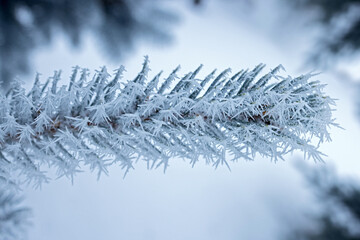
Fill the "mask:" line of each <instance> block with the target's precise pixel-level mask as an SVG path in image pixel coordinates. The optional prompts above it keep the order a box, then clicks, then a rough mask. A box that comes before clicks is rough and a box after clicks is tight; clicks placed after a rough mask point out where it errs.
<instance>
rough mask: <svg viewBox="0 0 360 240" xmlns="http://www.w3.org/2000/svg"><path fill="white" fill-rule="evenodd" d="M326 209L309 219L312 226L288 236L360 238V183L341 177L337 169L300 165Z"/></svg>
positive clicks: (300, 239) (302, 238)
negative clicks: (319, 169) (320, 168)
mask: <svg viewBox="0 0 360 240" xmlns="http://www.w3.org/2000/svg"><path fill="white" fill-rule="evenodd" d="M300 169H301V170H302V172H303V174H304V175H305V177H306V180H307V182H308V183H309V185H310V188H312V189H313V190H314V192H315V194H316V197H317V199H318V200H319V202H320V204H321V206H322V207H323V211H322V213H321V214H320V216H313V217H312V219H309V222H310V223H312V224H311V225H312V226H311V227H307V228H305V229H297V230H295V231H294V232H291V234H289V236H288V237H287V238H286V239H290V240H291V239H294V240H295V239H296V240H360V185H359V184H358V183H357V182H355V181H354V180H352V181H350V180H348V181H346V180H344V179H338V178H337V177H336V174H335V173H334V172H333V171H330V170H328V169H327V170H325V168H323V169H322V171H316V170H313V169H311V168H309V167H302V168H300Z"/></svg>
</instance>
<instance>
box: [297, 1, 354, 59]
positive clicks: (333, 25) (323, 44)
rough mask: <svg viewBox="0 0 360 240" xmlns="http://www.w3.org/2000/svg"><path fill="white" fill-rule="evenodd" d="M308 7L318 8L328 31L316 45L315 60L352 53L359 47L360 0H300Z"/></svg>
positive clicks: (319, 16)
mask: <svg viewBox="0 0 360 240" xmlns="http://www.w3.org/2000/svg"><path fill="white" fill-rule="evenodd" d="M295 2H296V3H297V4H298V5H300V6H302V7H303V9H305V10H311V11H312V10H315V11H316V13H317V16H318V17H317V18H316V20H317V21H319V22H320V23H321V24H322V25H323V26H324V27H325V29H324V30H325V33H324V35H323V37H322V38H321V39H319V42H318V44H317V46H316V49H315V55H314V56H313V57H314V60H315V61H316V62H317V63H326V62H327V61H329V59H328V57H329V56H330V57H339V56H344V55H353V54H354V53H357V52H358V51H359V50H360V0H297V1H295Z"/></svg>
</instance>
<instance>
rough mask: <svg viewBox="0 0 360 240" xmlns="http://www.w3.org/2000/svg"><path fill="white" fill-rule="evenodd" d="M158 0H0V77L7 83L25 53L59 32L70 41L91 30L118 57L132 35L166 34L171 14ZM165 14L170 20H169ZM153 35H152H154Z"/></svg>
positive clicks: (20, 68)
mask: <svg viewBox="0 0 360 240" xmlns="http://www.w3.org/2000/svg"><path fill="white" fill-rule="evenodd" d="M160 2H161V1H151V2H149V1H145V0H0V80H1V81H2V84H3V88H5V89H7V88H8V86H9V83H10V82H11V81H12V80H13V78H14V76H15V75H16V74H19V73H26V72H27V71H28V70H29V68H30V64H29V54H30V53H31V51H32V50H33V49H34V48H35V47H37V46H41V45H44V44H48V43H50V42H51V40H52V39H53V38H54V37H56V36H57V34H56V33H58V32H63V33H65V34H66V35H67V36H68V37H69V39H70V40H71V43H72V44H73V45H74V46H78V45H79V44H80V43H81V41H82V40H83V35H84V32H86V31H87V30H91V31H92V32H93V33H94V35H95V37H96V38H97V39H98V40H100V42H101V44H102V45H103V51H106V52H107V53H108V55H109V56H110V57H112V58H113V59H116V60H119V58H121V57H123V56H124V54H126V53H127V52H128V51H129V50H130V49H132V48H133V46H134V44H135V43H136V41H137V40H138V39H142V38H145V39H148V40H152V42H159V41H160V42H164V41H167V40H169V38H170V35H169V31H168V26H169V24H168V23H169V22H172V21H171V20H174V19H175V18H174V15H173V14H172V13H169V12H168V11H165V10H163V9H162V8H161V7H160ZM169 20H170V21H169ZM154 39H155V40H156V41H154Z"/></svg>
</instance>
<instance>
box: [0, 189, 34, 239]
mask: <svg viewBox="0 0 360 240" xmlns="http://www.w3.org/2000/svg"><path fill="white" fill-rule="evenodd" d="M21 203H22V199H21V198H19V197H18V196H16V195H15V194H14V193H11V192H8V191H6V190H5V189H4V188H3V187H1V188H0V239H4V240H16V239H24V238H23V237H24V235H25V234H26V230H27V228H28V226H29V225H30V223H29V218H30V217H31V211H30V209H28V208H25V207H22V206H21Z"/></svg>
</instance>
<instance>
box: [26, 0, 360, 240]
mask: <svg viewBox="0 0 360 240" xmlns="http://www.w3.org/2000/svg"><path fill="white" fill-rule="evenodd" d="M179 2H182V3H181V4H180V3H177V4H174V3H172V4H168V5H169V8H170V9H172V11H174V12H177V14H178V15H179V21H178V23H176V27H174V29H173V35H174V39H173V43H172V44H164V45H161V46H160V45H155V46H154V45H151V44H148V43H140V44H139V46H138V48H136V50H135V51H134V52H133V54H132V55H131V54H130V55H129V57H128V58H127V59H124V60H123V61H121V62H119V63H114V62H111V61H109V60H108V59H107V58H106V55H105V54H103V53H102V52H101V51H100V50H99V49H98V47H97V45H96V41H95V40H94V39H92V38H90V37H89V38H87V40H86V44H84V45H83V46H82V47H81V49H78V50H76V49H74V48H72V47H71V46H70V45H69V43H68V41H67V39H66V38H65V37H64V36H62V35H61V34H59V36H58V38H57V39H56V41H55V42H54V43H53V44H52V45H51V46H50V47H44V48H42V49H40V50H38V51H37V52H35V53H34V55H33V59H34V61H33V66H34V69H35V70H36V71H38V72H41V73H43V76H44V79H45V78H46V77H47V76H49V75H51V74H52V72H53V70H57V69H62V70H63V73H64V74H63V78H65V77H67V76H68V75H69V74H70V71H71V67H72V66H75V65H80V66H81V67H87V68H89V69H91V70H95V69H99V67H100V66H103V65H107V66H108V69H109V71H111V70H112V69H115V68H117V67H118V65H120V64H123V65H125V67H126V69H127V73H126V74H125V79H127V77H128V78H129V79H131V78H133V77H134V76H135V74H136V73H137V72H138V71H139V70H140V68H141V64H142V62H143V57H144V55H149V57H150V68H151V69H152V72H151V74H150V75H154V74H156V73H157V72H158V71H160V70H164V71H165V75H166V73H170V72H171V71H172V70H173V68H175V67H176V66H177V65H178V64H181V66H182V71H181V72H182V73H183V74H185V73H187V72H188V71H192V70H193V69H195V68H196V67H197V66H198V65H199V64H204V68H203V70H202V76H204V75H205V74H208V73H209V72H210V71H211V70H213V69H214V68H218V69H219V70H223V69H225V68H228V67H231V68H232V69H233V71H234V72H235V71H237V70H240V69H242V68H252V67H254V66H255V65H256V64H258V63H260V62H262V63H265V64H267V68H266V70H265V71H264V73H265V72H266V71H268V70H269V69H271V68H274V67H276V66H277V65H278V64H280V63H281V64H283V65H284V66H285V68H286V70H287V71H286V72H285V73H283V74H284V75H285V76H286V75H292V76H295V75H299V74H301V73H306V71H308V70H309V69H305V68H302V66H304V60H305V54H306V52H307V51H308V50H309V49H310V47H311V46H312V45H311V43H312V40H313V38H314V36H316V34H319V33H318V32H317V31H314V30H311V29H309V28H308V27H306V24H305V21H304V19H302V18H301V17H297V16H298V15H297V13H296V14H295V13H293V14H292V15H291V14H289V12H287V11H285V10H284V9H282V8H281V5H276V4H275V3H274V2H275V0H272V1H255V5H251V4H250V5H249V4H245V5H241V4H239V3H234V2H233V1H204V2H205V4H204V5H203V6H202V7H201V8H197V9H196V8H192V7H190V3H188V4H185V3H184V2H186V1H179ZM245 2H246V1H245ZM259 2H262V4H261V5H260V4H256V3H259ZM284 18H285V19H286V21H284ZM281 19H282V20H281ZM35 70H34V71H35ZM311 70H314V69H311ZM27 78H30V77H27ZM316 78H317V79H319V80H321V81H323V82H325V83H327V84H328V86H327V87H326V89H325V91H326V92H327V93H328V94H329V95H330V96H331V97H333V98H337V99H339V100H338V101H337V107H336V108H337V111H336V112H334V116H335V117H336V118H337V119H338V120H337V122H338V123H340V124H341V126H342V127H344V128H345V129H346V130H341V129H336V128H332V129H331V130H330V132H331V133H332V135H331V136H332V138H333V142H331V143H325V144H323V146H322V147H321V151H322V152H324V153H326V154H327V155H328V157H326V158H325V160H326V164H313V163H312V161H311V160H306V162H308V163H309V164H312V165H313V167H314V168H322V167H326V165H329V164H335V165H336V167H337V169H338V171H339V172H340V173H341V174H347V175H350V176H355V174H357V173H358V171H359V169H360V163H359V161H358V159H357V156H359V155H360V149H359V147H358V141H359V137H358V136H360V127H359V126H360V121H358V120H356V118H355V115H354V111H355V110H354V107H355V105H354V101H353V95H354V94H355V93H354V90H353V88H351V87H349V86H347V85H345V84H341V81H339V80H338V79H336V78H335V77H334V76H332V75H331V74H329V73H327V72H324V73H323V74H321V75H319V76H316ZM65 82H67V79H66V80H64V84H65ZM295 158H302V155H301V153H297V154H294V155H293V156H290V155H289V156H287V157H286V161H280V162H277V163H274V162H271V161H270V159H266V158H265V159H263V158H261V157H257V158H256V160H255V161H253V162H247V161H244V160H241V159H240V160H239V161H238V162H236V163H233V164H231V169H232V170H231V172H229V171H228V170H227V168H225V167H220V168H219V169H217V170H214V169H213V168H212V167H211V166H207V165H205V163H199V164H197V165H195V167H194V168H191V166H190V165H189V164H188V163H186V162H183V161H182V160H180V159H172V161H171V162H170V167H169V168H168V170H167V172H166V173H165V174H163V171H162V169H158V170H151V171H148V170H146V165H145V164H144V163H141V162H139V163H138V164H136V165H135V170H134V171H131V172H130V173H129V174H128V176H127V177H126V178H125V179H123V178H122V176H123V172H122V171H121V169H120V168H119V167H118V166H113V167H112V168H111V170H110V176H103V177H102V178H101V179H100V181H97V180H96V174H91V173H89V172H88V171H87V170H85V169H84V170H85V172H84V173H79V174H78V176H77V177H76V178H75V181H74V185H71V182H70V181H69V180H68V179H65V178H60V179H57V180H52V181H51V182H50V183H49V184H46V185H44V186H43V188H42V189H41V190H33V189H31V188H28V189H26V191H25V196H26V200H25V202H26V204H27V205H29V206H30V207H32V208H33V214H34V217H33V226H32V227H31V228H30V231H29V237H30V239H31V240H49V239H51V240H64V239H86V240H98V239H107V240H118V239H128V240H133V239H134V240H138V239H147V240H150V239H164V240H165V239H166V240H169V239H172V240H176V239H196V240H200V239H206V240H212V239H214V240H215V239H222V240H233V239H258V240H261V239H264V240H265V239H266V240H269V239H279V234H281V233H282V232H284V230H286V229H288V227H291V226H295V225H297V224H300V223H303V222H305V218H304V216H305V214H306V213H308V212H309V211H313V210H314V208H315V207H316V204H315V203H314V201H313V199H312V196H311V192H310V191H309V190H308V189H307V188H306V187H305V183H304V181H303V178H302V176H301V175H300V174H299V172H298V171H297V170H296V169H295V168H294V164H293V163H294V160H295Z"/></svg>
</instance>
